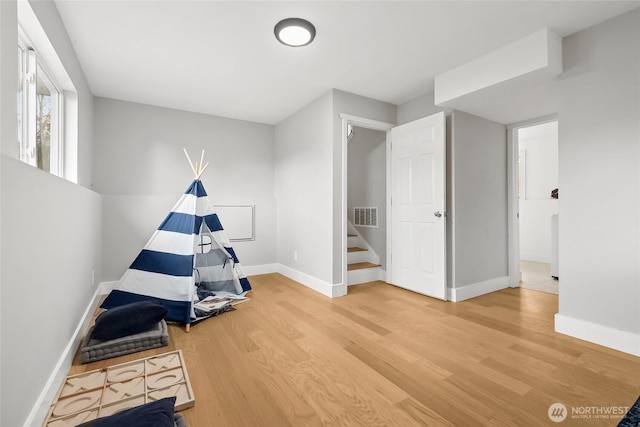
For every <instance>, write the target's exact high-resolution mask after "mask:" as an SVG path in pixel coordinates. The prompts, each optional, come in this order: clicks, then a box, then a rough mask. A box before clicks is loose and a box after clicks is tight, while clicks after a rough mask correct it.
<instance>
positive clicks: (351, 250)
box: [347, 247, 369, 252]
mask: <svg viewBox="0 0 640 427" xmlns="http://www.w3.org/2000/svg"><path fill="white" fill-rule="evenodd" d="M368 250H369V249H365V248H358V247H352V248H347V252H364V251H368Z"/></svg>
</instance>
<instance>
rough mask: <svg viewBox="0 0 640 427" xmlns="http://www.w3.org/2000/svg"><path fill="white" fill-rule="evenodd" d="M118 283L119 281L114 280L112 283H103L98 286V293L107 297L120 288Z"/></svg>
mask: <svg viewBox="0 0 640 427" xmlns="http://www.w3.org/2000/svg"><path fill="white" fill-rule="evenodd" d="M118 283H120V282H119V281H118V280H114V281H111V282H101V283H100V286H98V291H99V292H100V295H107V294H109V293H111V291H112V290H114V289H115V288H116V287H117V286H118Z"/></svg>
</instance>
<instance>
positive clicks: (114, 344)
mask: <svg viewBox="0 0 640 427" xmlns="http://www.w3.org/2000/svg"><path fill="white" fill-rule="evenodd" d="M92 329H93V327H92V328H91V329H89V332H88V333H87V335H86V336H85V338H84V340H83V342H82V345H81V346H80V362H82V363H89V362H95V361H97V360H102V359H108V358H110V357H117V356H122V355H123V354H129V353H135V352H138V351H143V350H148V349H151V348H156V347H162V346H165V345H169V332H168V331H167V323H166V322H165V321H164V320H161V321H160V322H158V324H156V326H155V327H154V328H152V329H150V330H148V331H144V332H140V333H139V334H134V335H129V336H126V337H121V338H116V339H113V340H107V341H100V340H94V339H91V332H92Z"/></svg>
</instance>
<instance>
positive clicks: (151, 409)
mask: <svg viewBox="0 0 640 427" xmlns="http://www.w3.org/2000/svg"><path fill="white" fill-rule="evenodd" d="M175 404H176V398H175V396H174V397H165V398H164V399H160V400H156V401H155V402H150V403H146V404H144V405H141V406H136V407H135V408H131V409H126V410H124V411H122V412H118V413H117V414H113V415H109V416H108V417H102V418H98V419H95V420H93V421H87V422H86V423H82V424H80V425H79V426H77V427H125V426H126V427H175V422H174V418H173V410H174V406H175Z"/></svg>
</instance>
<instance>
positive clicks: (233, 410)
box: [71, 274, 640, 427]
mask: <svg viewBox="0 0 640 427" xmlns="http://www.w3.org/2000/svg"><path fill="white" fill-rule="evenodd" d="M250 280H251V283H252V285H253V288H254V290H253V292H252V293H251V294H250V297H251V301H249V302H246V303H244V304H240V305H239V306H237V310H236V311H234V312H230V313H225V314H223V315H221V316H219V317H215V318H212V319H209V320H206V321H204V322H202V323H200V324H197V325H194V326H193V327H192V328H191V332H189V333H188V334H187V333H186V332H185V331H184V328H183V327H179V326H177V325H171V326H170V334H171V344H170V345H169V347H163V348H159V349H155V350H150V351H145V352H141V353H137V354H133V355H128V356H122V357H118V358H113V359H109V360H105V361H101V362H96V363H91V364H88V365H80V364H79V362H77V358H76V362H75V363H74V366H73V367H72V370H71V373H80V372H84V371H87V370H92V369H97V368H101V367H104V366H108V365H111V364H115V363H122V362H126V361H129V360H134V359H137V358H141V357H146V356H151V355H154V354H159V353H164V352H166V351H170V350H173V349H181V350H182V351H183V354H184V357H185V360H186V365H187V369H188V372H189V376H190V378H191V382H192V386H193V389H194V393H195V398H196V405H195V407H194V408H191V409H188V410H185V411H183V412H182V414H183V415H184V416H185V418H186V420H187V422H188V425H189V427H216V426H232V427H239V426H240V427H241V426H274V427H281V426H438V425H447V426H451V425H454V426H475V425H491V426H538V425H565V426H572V425H578V426H589V427H591V426H615V425H617V423H618V421H619V418H620V417H617V418H613V419H602V418H592V419H586V420H585V419H580V420H579V419H575V418H572V415H571V411H572V408H573V407H575V408H584V407H611V406H615V407H620V406H630V405H632V404H633V402H634V401H635V400H636V398H637V397H638V395H640V358H637V357H633V356H630V355H627V354H624V353H620V352H617V351H614V350H610V349H607V348H604V347H600V346H597V345H594V344H590V343H587V342H584V341H580V340H577V339H574V338H571V337H568V336H564V335H560V334H557V333H555V332H554V330H553V316H554V314H555V313H556V312H557V306H558V297H557V296H556V295H552V294H547V293H542V292H534V291H529V290H526V289H518V288H514V289H506V290H503V291H499V292H494V293H491V294H489V295H485V296H482V297H478V298H474V299H471V300H468V301H464V302H460V303H451V302H443V301H439V300H435V299H432V298H428V297H425V296H421V295H418V294H415V293H412V292H409V291H405V290H402V289H400V288H396V287H394V286H390V285H387V284H385V283H382V282H373V283H368V284H363V285H358V286H352V287H350V288H349V294H348V296H346V297H342V298H335V299H330V298H327V297H324V296H322V295H320V294H318V293H316V292H314V291H312V290H310V289H308V288H306V287H304V286H302V285H300V284H298V283H296V282H294V281H291V280H289V279H287V278H285V277H283V276H281V275H278V274H268V275H261V276H253V277H251V278H250ZM555 402H560V403H563V404H564V405H566V407H567V408H568V411H569V417H568V418H567V419H566V420H565V421H564V422H563V423H561V424H555V423H552V422H551V421H550V419H549V417H548V415H547V410H548V408H549V406H550V405H551V404H553V403H555Z"/></svg>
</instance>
